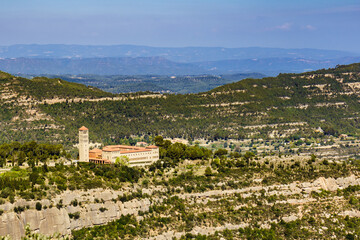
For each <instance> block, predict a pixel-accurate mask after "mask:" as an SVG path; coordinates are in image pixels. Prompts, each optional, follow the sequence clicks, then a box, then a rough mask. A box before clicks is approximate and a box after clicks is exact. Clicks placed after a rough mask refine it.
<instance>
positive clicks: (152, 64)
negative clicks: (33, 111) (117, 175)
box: [0, 44, 360, 75]
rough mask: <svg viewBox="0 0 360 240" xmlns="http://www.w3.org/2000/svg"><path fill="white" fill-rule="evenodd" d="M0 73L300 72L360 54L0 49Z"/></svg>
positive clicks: (191, 49)
mask: <svg viewBox="0 0 360 240" xmlns="http://www.w3.org/2000/svg"><path fill="white" fill-rule="evenodd" d="M0 58H1V59H0V70H3V71H7V72H10V73H14V74H99V75H112V74H116V75H139V74H140V75H145V74H158V75H189V74H234V73H253V72H259V73H262V74H266V75H277V74H278V73H280V72H283V73H284V72H293V73H299V72H304V71H311V70H316V69H320V68H330V67H335V66H336V65H338V64H349V63H353V62H360V53H352V52H344V51H334V50H319V49H281V48H260V47H252V48H220V47H185V48H161V47H147V46H133V45H115V46H88V45H62V44H58V45H56V44H55V45H13V46H2V47H1V46H0Z"/></svg>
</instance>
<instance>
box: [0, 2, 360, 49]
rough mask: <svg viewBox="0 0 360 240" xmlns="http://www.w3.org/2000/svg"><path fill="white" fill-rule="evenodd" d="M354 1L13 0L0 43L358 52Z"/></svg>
mask: <svg viewBox="0 0 360 240" xmlns="http://www.w3.org/2000/svg"><path fill="white" fill-rule="evenodd" d="M359 22H360V3H359V1H358V0H344V1H337V0H328V1H324V0H317V1H310V0H306V1H301V2H292V1H285V0H278V1H276V2H274V1H271V2H269V1H266V0H255V1H251V2H250V1H245V0H227V1H220V0H207V1H205V0H193V1H190V0H182V1H180V0H174V1H164V0H154V1H151V2H150V1H145V0H135V1H125V0H118V1H115V0H103V1H98V0H87V1H85V0H77V1H60V0H54V1H45V0H33V1H27V0H15V1H7V2H5V3H3V4H2V8H1V9H0V27H1V29H2V32H3V34H2V38H1V39H0V45H1V46H9V45H15V44H67V45H137V46H152V47H224V48H242V47H267V48H290V49H302V48H314V49H326V50H342V51H350V52H360V45H359V44H358V43H359V42H360V26H359V24H358V23H359Z"/></svg>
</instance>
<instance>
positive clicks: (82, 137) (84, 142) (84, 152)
mask: <svg viewBox="0 0 360 240" xmlns="http://www.w3.org/2000/svg"><path fill="white" fill-rule="evenodd" d="M79 161H80V162H89V129H87V128H86V127H84V126H82V127H81V128H79Z"/></svg>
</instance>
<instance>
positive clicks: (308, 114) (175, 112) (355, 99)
mask: <svg viewBox="0 0 360 240" xmlns="http://www.w3.org/2000/svg"><path fill="white" fill-rule="evenodd" d="M3 75H4V78H5V79H7V78H10V79H8V80H4V79H3V80H1V81H0V83H1V85H0V91H1V92H2V94H1V96H2V98H1V99H0V103H1V106H2V108H1V111H0V112H1V121H2V123H1V125H0V130H1V135H0V140H2V141H7V140H6V139H12V140H19V141H20V140H29V139H35V140H40V141H41V140H42V139H45V138H46V139H51V140H52V141H54V142H60V143H63V144H67V145H68V144H72V143H74V142H76V139H77V137H76V134H77V128H78V127H80V126H82V125H85V126H87V127H88V128H89V129H92V133H91V134H92V139H94V141H99V142H106V143H109V142H111V141H114V139H118V138H122V137H130V136H132V135H135V136H144V135H163V136H164V137H172V138H186V139H196V138H204V139H208V140H216V139H229V138H230V139H243V138H263V139H267V138H274V137H279V138H288V137H291V136H294V135H297V136H304V137H307V136H313V135H314V134H317V133H316V129H318V128H319V127H321V128H322V129H323V130H324V132H325V134H334V135H337V134H341V133H344V134H351V135H356V136H357V135H359V134H360V132H359V129H360V121H359V119H360V106H359V100H360V64H359V63H357V64H352V65H345V66H338V67H337V68H332V69H322V70H318V71H313V72H306V73H302V74H280V75H278V76H277V77H266V78H262V79H244V80H241V81H239V82H236V83H232V84H227V85H224V86H221V87H218V88H215V89H213V90H211V91H207V92H203V93H198V94H184V95H182V94H154V93H149V92H148V93H146V92H145V93H133V94H120V95H114V94H110V93H106V92H103V91H99V90H93V89H88V88H87V87H85V86H83V85H80V86H83V87H82V89H83V90H81V92H79V93H76V92H71V94H68V93H67V92H66V91H65V92H61V91H60V92H59V93H57V94H54V92H53V91H52V90H51V89H57V87H53V86H48V87H46V88H45V89H43V92H39V91H30V89H28V90H29V91H30V92H29V91H27V92H24V91H22V92H20V94H17V92H16V88H13V87H11V86H12V84H15V83H17V84H20V85H21V84H22V83H24V84H25V83H27V82H34V80H23V78H19V77H14V76H11V75H7V74H5V73H4V74H3ZM9 81H12V82H13V83H11V84H10V85H9ZM42 81H43V82H45V83H46V82H48V81H47V80H46V78H44V79H43V80H42ZM49 82H52V83H53V84H56V85H61V84H60V83H62V82H61V81H60V83H59V80H50V81H49ZM63 84H65V82H63ZM56 85H55V86H56ZM21 86H23V88H22V89H24V86H29V87H28V88H39V89H40V87H41V86H42V85H40V84H27V85H21ZM69 89H71V88H69ZM86 89H88V90H86ZM87 91H90V92H87ZM98 91H99V92H98ZM32 92H36V93H37V94H38V95H40V94H42V95H43V96H45V98H44V97H42V98H41V96H42V95H40V97H39V98H34V97H32V95H31V94H32ZM80 93H81V94H82V96H83V97H79V96H80ZM54 95H55V96H56V97H54ZM12 129H27V130H26V131H21V132H19V131H18V130H15V131H13V130H12Z"/></svg>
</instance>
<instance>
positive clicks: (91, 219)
mask: <svg viewBox="0 0 360 240" xmlns="http://www.w3.org/2000/svg"><path fill="white" fill-rule="evenodd" d="M350 185H360V178H359V177H357V176H355V175H351V176H349V177H344V178H337V179H334V178H324V177H320V178H318V179H316V180H315V181H312V182H293V183H291V184H286V185H280V184H275V185H270V186H261V184H259V186H253V187H247V188H241V189H231V190H212V191H206V192H201V193H185V194H184V193H183V194H175V195H177V196H178V197H180V198H182V199H186V200H188V201H189V203H190V204H195V203H196V204H199V203H200V204H202V205H203V204H206V203H207V202H209V201H219V199H222V198H226V196H230V195H231V194H235V193H237V194H241V196H242V197H248V196H250V195H252V194H255V195H260V192H261V191H264V192H265V195H266V196H271V195H278V196H279V195H282V196H287V197H289V199H286V200H277V202H276V203H282V204H291V205H303V204H306V203H311V202H315V201H317V200H316V199H314V198H312V197H311V196H310V193H311V192H313V191H316V192H318V191H321V190H322V189H323V190H327V191H331V192H333V191H337V189H344V188H346V187H348V186H350ZM131 191H134V189H128V190H125V192H131ZM135 191H136V189H135ZM155 191H160V192H163V191H165V189H162V188H160V187H159V188H157V189H143V190H142V192H143V194H147V195H149V196H150V198H151V201H150V199H149V198H143V199H133V200H131V201H127V202H121V201H118V200H117V199H118V197H119V196H123V194H124V193H123V191H114V190H104V189H92V190H89V191H66V192H63V193H62V194H59V195H57V196H54V198H52V199H51V200H49V199H43V200H41V201H39V202H41V204H42V209H41V210H40V211H38V210H36V201H25V200H19V201H16V202H15V203H13V204H11V203H6V204H2V205H0V209H3V210H4V212H3V214H2V215H1V216H0V236H4V235H10V236H11V237H12V238H13V239H20V238H21V236H23V235H24V233H25V232H24V228H25V226H26V225H29V226H30V229H31V230H32V231H34V232H38V233H41V234H45V235H52V234H54V233H59V234H61V235H68V234H71V230H74V229H81V228H84V227H91V226H95V225H102V224H106V223H108V222H110V221H113V220H116V219H118V218H120V217H121V216H122V215H127V214H133V215H135V216H137V217H138V218H142V217H141V216H138V213H139V211H142V212H147V211H148V210H149V207H150V206H151V205H152V204H153V203H156V202H161V201H162V198H161V197H160V198H159V197H155V195H153V192H155ZM294 195H297V196H303V197H301V198H300V199H293V198H292V197H293V196H294ZM75 201H76V202H77V204H74V202H75ZM268 204H269V206H270V205H271V204H270V203H268ZM18 207H25V209H24V211H22V212H19V211H18V212H15V211H14V209H15V208H18ZM239 207H240V206H239ZM338 214H339V215H347V216H352V217H359V216H360V212H359V211H357V210H356V211H355V210H351V211H350V210H346V211H344V210H341V209H339V212H338ZM74 216H77V217H74ZM298 218H300V216H297V215H296V214H295V215H289V216H286V217H283V220H284V221H285V222H287V221H293V220H296V219H298ZM247 224H248V223H245V222H243V223H241V222H240V223H238V224H235V225H234V224H230V223H227V224H223V225H222V226H217V227H214V226H197V227H195V228H194V229H193V230H192V231H191V233H193V234H198V233H201V234H203V235H208V234H212V233H214V232H215V231H222V230H224V229H226V228H227V229H237V228H239V227H245V226H247ZM269 226H270V225H269ZM265 228H266V226H265ZM182 235H185V232H176V231H173V230H170V231H168V232H154V233H153V234H152V237H150V236H149V239H159V240H160V239H172V238H173V237H181V236H182Z"/></svg>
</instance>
